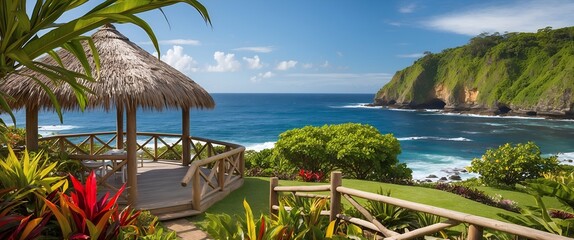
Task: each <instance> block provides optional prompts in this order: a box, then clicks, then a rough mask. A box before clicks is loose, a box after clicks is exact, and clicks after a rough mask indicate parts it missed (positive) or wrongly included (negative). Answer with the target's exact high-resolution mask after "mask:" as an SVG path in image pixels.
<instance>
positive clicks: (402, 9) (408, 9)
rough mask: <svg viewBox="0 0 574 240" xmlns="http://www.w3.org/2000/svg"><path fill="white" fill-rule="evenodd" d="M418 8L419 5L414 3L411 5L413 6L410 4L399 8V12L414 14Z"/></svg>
mask: <svg viewBox="0 0 574 240" xmlns="http://www.w3.org/2000/svg"><path fill="white" fill-rule="evenodd" d="M416 8H417V5H416V4H414V3H411V4H409V5H404V6H401V7H400V8H399V12H400V13H412V12H414V11H415V9H416Z"/></svg>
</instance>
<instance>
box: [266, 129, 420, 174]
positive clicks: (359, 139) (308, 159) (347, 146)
mask: <svg viewBox="0 0 574 240" xmlns="http://www.w3.org/2000/svg"><path fill="white" fill-rule="evenodd" d="M400 152H401V148H400V143H399V141H398V140H397V139H396V138H395V137H394V136H393V135H392V134H385V135H382V134H380V133H379V131H378V130H377V129H376V128H374V127H372V126H369V125H363V124H357V123H346V124H340V125H324V126H322V127H313V126H306V127H303V128H296V129H292V130H288V131H286V132H284V133H282V134H281V135H279V140H278V141H277V143H276V144H275V153H276V154H277V156H279V157H281V158H284V159H287V160H289V162H290V163H291V164H293V165H294V166H295V167H296V168H297V169H305V170H309V171H312V172H321V173H325V174H326V173H329V172H330V171H332V170H334V169H341V170H342V171H344V172H345V174H348V176H350V177H351V178H357V179H368V180H377V181H384V180H391V178H394V177H400V178H409V179H410V177H411V175H410V173H411V172H410V171H408V170H406V166H405V165H398V159H397V156H398V154H399V153H400ZM397 169H399V170H400V171H397V172H393V170H397ZM397 174H399V176H397Z"/></svg>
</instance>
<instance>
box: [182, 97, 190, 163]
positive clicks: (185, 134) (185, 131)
mask: <svg viewBox="0 0 574 240" xmlns="http://www.w3.org/2000/svg"><path fill="white" fill-rule="evenodd" d="M190 147H191V146H190V139H189V108H185V107H184V108H182V109H181V149H182V153H181V158H182V159H181V163H182V165H184V166H187V165H189V164H190V163H191V151H190Z"/></svg>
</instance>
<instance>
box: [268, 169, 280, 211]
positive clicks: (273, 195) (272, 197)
mask: <svg viewBox="0 0 574 240" xmlns="http://www.w3.org/2000/svg"><path fill="white" fill-rule="evenodd" d="M277 186H279V179H278V178H277V177H272V178H271V180H270V181H269V214H271V217H272V218H275V217H274V216H276V215H277V211H275V210H273V206H274V205H275V206H279V196H277V192H276V191H275V187H277Z"/></svg>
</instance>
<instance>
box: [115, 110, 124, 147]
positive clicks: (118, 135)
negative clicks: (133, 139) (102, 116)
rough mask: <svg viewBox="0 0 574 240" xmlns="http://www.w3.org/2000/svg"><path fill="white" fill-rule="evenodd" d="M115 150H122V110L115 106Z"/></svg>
mask: <svg viewBox="0 0 574 240" xmlns="http://www.w3.org/2000/svg"><path fill="white" fill-rule="evenodd" d="M116 148H117V149H124V108H123V106H116Z"/></svg>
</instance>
